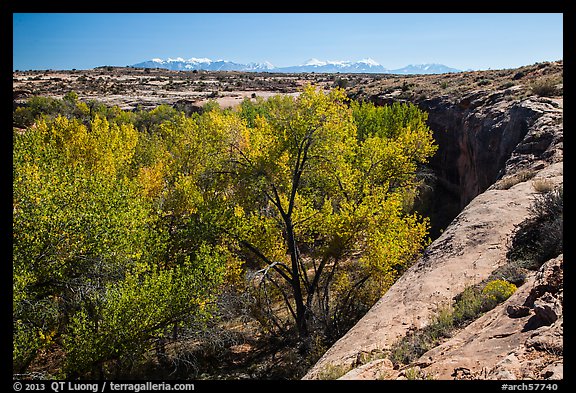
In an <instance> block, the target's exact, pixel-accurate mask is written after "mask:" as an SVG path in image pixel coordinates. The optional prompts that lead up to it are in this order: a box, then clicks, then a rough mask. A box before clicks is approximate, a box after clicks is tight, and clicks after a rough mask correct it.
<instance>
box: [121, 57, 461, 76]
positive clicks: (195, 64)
mask: <svg viewBox="0 0 576 393" xmlns="http://www.w3.org/2000/svg"><path fill="white" fill-rule="evenodd" d="M132 67H135V68H164V69H168V70H173V71H193V70H204V71H248V72H281V73H301V72H316V73H336V72H340V73H343V74H344V73H363V74H364V73H370V74H401V75H408V74H444V73H450V72H461V70H458V69H456V68H451V67H447V66H445V65H442V64H416V65H413V64H411V65H408V66H406V67H402V68H398V69H393V70H391V69H387V68H385V67H384V66H382V65H380V64H378V63H377V62H376V61H374V60H372V59H370V58H368V59H362V60H359V61H356V62H351V61H323V60H318V59H310V60H308V61H306V62H305V63H304V64H302V65H297V66H289V67H275V66H274V65H272V64H271V63H269V62H264V63H248V64H241V63H235V62H232V61H228V60H215V61H214V60H210V59H207V58H195V57H193V58H190V59H183V58H181V57H177V58H175V59H171V58H168V59H167V60H162V59H152V60H148V61H144V62H142V63H138V64H134V65H132Z"/></svg>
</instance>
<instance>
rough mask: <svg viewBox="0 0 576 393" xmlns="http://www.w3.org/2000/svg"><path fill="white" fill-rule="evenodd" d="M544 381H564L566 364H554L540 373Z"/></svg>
mask: <svg viewBox="0 0 576 393" xmlns="http://www.w3.org/2000/svg"><path fill="white" fill-rule="evenodd" d="M540 377H542V379H564V364H563V363H560V362H558V363H553V364H551V365H549V366H547V367H546V368H544V369H543V370H542V371H541V372H540Z"/></svg>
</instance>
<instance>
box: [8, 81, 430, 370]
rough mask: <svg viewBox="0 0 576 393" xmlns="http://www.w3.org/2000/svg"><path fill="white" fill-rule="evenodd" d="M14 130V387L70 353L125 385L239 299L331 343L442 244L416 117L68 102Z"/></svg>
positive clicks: (293, 107)
mask: <svg viewBox="0 0 576 393" xmlns="http://www.w3.org/2000/svg"><path fill="white" fill-rule="evenodd" d="M16 117H18V118H19V119H20V120H18V121H20V122H21V123H22V125H26V126H29V127H28V128H27V129H26V130H25V131H24V132H22V131H21V130H19V131H18V132H16V131H15V132H14V149H13V161H14V165H13V186H14V193H13V217H14V221H13V234H14V242H13V254H14V257H13V273H14V274H13V276H14V280H13V293H14V296H13V328H14V341H13V342H14V352H13V359H14V372H19V373H21V372H25V370H27V368H29V367H30V365H31V364H32V363H33V362H34V361H35V359H38V358H39V356H40V355H41V354H42V353H43V352H45V351H48V350H54V349H57V350H59V351H61V352H63V353H64V354H65V356H64V358H65V361H64V362H63V363H62V366H61V367H62V368H61V370H59V372H60V373H62V375H63V376H65V377H67V378H76V377H103V376H106V375H111V373H113V372H116V373H117V372H120V373H121V371H122V367H130V365H131V364H134V363H135V362H138V361H140V360H142V358H143V357H144V356H145V355H146V354H149V353H150V350H151V349H152V347H153V345H154V343H159V342H160V341H162V340H166V339H167V331H168V330H167V329H169V328H171V327H175V326H176V327H179V328H182V329H184V330H185V329H186V326H191V325H192V324H196V325H198V323H200V322H202V321H206V320H207V318H209V317H210V315H212V313H213V311H214V308H213V307H212V306H213V305H214V304H215V302H216V299H217V296H218V294H219V292H220V290H221V288H223V287H224V286H231V285H233V286H237V287H238V290H240V291H244V292H245V293H246V294H247V296H248V297H249V298H250V299H251V305H250V307H251V309H252V310H253V316H254V317H256V318H257V319H258V320H259V321H260V322H261V323H262V326H263V327H265V329H267V331H268V332H271V333H280V334H284V335H289V334H291V332H293V330H296V331H297V332H298V335H299V337H300V339H302V340H301V341H302V342H303V344H304V347H303V348H304V349H305V350H309V349H311V348H310V347H309V346H310V345H311V340H312V337H317V338H318V340H319V341H322V342H323V344H322V345H327V343H329V342H331V341H333V340H335V339H336V338H338V337H339V336H341V335H342V334H343V333H344V332H345V331H346V330H347V329H348V328H349V327H350V326H351V324H352V323H353V322H355V320H356V319H358V318H359V317H360V316H361V315H362V314H363V313H364V312H365V311H366V310H367V309H368V308H369V307H370V306H371V305H372V304H373V302H374V301H375V300H376V299H377V298H378V297H380V296H381V294H382V293H383V292H384V291H385V290H386V289H387V288H388V287H389V286H390V285H392V283H393V282H394V281H395V280H396V279H397V278H398V277H399V276H400V275H401V274H402V272H403V271H404V270H405V269H406V268H407V267H408V266H409V265H410V264H411V263H412V261H413V260H414V258H415V256H416V255H417V254H418V253H419V251H420V250H421V249H422V247H423V246H424V245H425V244H426V242H427V239H426V235H427V230H428V220H427V219H425V218H422V217H419V216H418V215H416V214H408V212H409V211H411V203H412V201H413V200H414V197H415V195H416V194H417V192H418V191H417V190H418V179H417V176H416V172H417V168H418V166H419V165H421V164H424V163H426V161H427V160H428V158H429V157H430V156H431V155H432V154H434V152H435V150H436V146H435V145H434V143H433V139H432V135H431V131H430V130H429V129H428V128H427V126H426V124H425V121H426V114H424V113H423V112H420V111H419V110H418V109H417V108H416V107H415V106H410V105H394V106H392V107H384V108H376V107H374V106H373V105H371V104H357V103H354V102H352V103H350V102H349V101H348V99H347V98H346V96H345V94H344V91H343V90H340V89H335V90H331V91H329V92H328V93H327V94H325V93H324V92H317V91H316V90H315V89H314V88H313V87H312V86H308V87H306V88H305V89H303V91H302V92H301V94H300V95H299V96H298V97H297V98H294V97H290V96H275V97H271V98H270V99H268V100H266V101H264V100H263V99H261V98H257V99H256V100H245V101H244V102H242V104H241V105H240V106H239V107H238V108H236V109H234V110H230V109H226V110H222V109H220V108H219V107H218V106H217V104H215V103H209V104H207V105H206V106H205V108H204V111H203V112H202V113H201V114H194V115H192V116H190V117H189V116H186V115H185V114H184V113H182V112H179V111H177V110H175V109H173V108H171V107H168V106H165V105H161V106H159V107H157V108H156V109H154V110H152V111H149V112H145V111H137V112H135V113H128V112H124V111H122V110H120V109H119V108H118V107H112V108H107V107H105V106H103V105H101V104H98V103H96V102H88V103H83V102H80V101H79V100H78V96H77V95H76V94H75V93H68V94H67V95H66V96H65V97H64V98H63V99H62V100H55V99H46V98H42V97H38V98H33V99H31V100H30V102H29V103H28V107H27V108H25V109H22V110H20V111H19V112H18V116H15V119H16ZM32 124H33V126H32ZM243 277H247V280H243V279H242V278H243ZM156 349H157V350H158V348H156ZM123 365H124V366H123Z"/></svg>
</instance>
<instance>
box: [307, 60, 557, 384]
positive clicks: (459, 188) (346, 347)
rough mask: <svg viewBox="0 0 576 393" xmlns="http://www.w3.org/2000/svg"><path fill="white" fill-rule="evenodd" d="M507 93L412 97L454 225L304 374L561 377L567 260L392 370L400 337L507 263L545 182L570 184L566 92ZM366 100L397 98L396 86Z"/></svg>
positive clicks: (442, 204) (442, 202) (443, 213)
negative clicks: (422, 115)
mask: <svg viewBox="0 0 576 393" xmlns="http://www.w3.org/2000/svg"><path fill="white" fill-rule="evenodd" d="M535 71H538V69H536V70H535ZM556 87H557V86H556ZM510 96H512V97H513V94H512V93H510V92H508V93H506V89H503V90H501V91H498V90H495V89H486V90H472V91H470V90H469V91H468V92H467V93H464V94H461V95H446V96H440V97H435V98H432V99H426V98H424V97H421V99H415V100H412V101H413V102H416V103H417V104H418V105H419V106H420V107H422V108H424V109H425V110H427V111H428V112H429V124H430V126H431V128H432V129H433V130H434V131H435V137H436V140H437V141H438V143H439V146H440V150H439V153H438V154H437V155H436V158H435V161H434V162H433V165H434V166H435V168H436V173H437V176H438V179H439V180H438V188H440V189H442V190H444V191H443V194H444V197H442V196H440V199H438V202H437V203H436V204H435V206H434V208H433V210H434V214H435V215H436V216H437V217H438V218H443V219H444V220H445V221H447V222H449V225H448V226H447V227H446V229H445V230H444V231H443V232H442V233H441V235H440V236H439V237H438V238H437V239H436V240H435V241H434V242H433V243H432V244H431V245H430V246H429V247H428V248H427V250H426V251H425V252H424V254H423V255H422V257H421V258H420V259H419V260H418V261H417V262H416V263H415V264H414V265H413V266H412V267H411V268H410V269H409V270H408V271H407V272H406V273H405V274H404V275H403V276H402V277H401V278H400V279H399V280H398V281H397V282H396V283H395V284H394V285H393V286H392V288H391V289H390V290H389V291H388V292H387V293H386V294H385V295H384V296H383V297H382V298H381V299H380V301H379V302H378V303H377V304H375V305H374V306H373V307H372V309H371V310H370V311H369V312H368V313H367V314H366V315H365V316H364V317H363V318H362V319H361V320H360V321H359V322H358V323H357V325H356V326H354V327H353V328H352V329H351V330H350V331H348V333H347V334H346V335H345V336H344V337H342V338H341V339H340V340H339V341H338V342H336V343H335V345H333V346H332V347H331V348H330V349H329V350H328V351H327V352H326V353H325V354H324V356H323V357H322V358H321V359H320V360H319V361H318V362H317V363H316V365H315V366H314V367H313V368H312V369H311V370H309V372H308V373H307V374H306V376H305V377H304V379H319V378H325V377H326V375H327V374H326V372H327V370H333V369H335V368H339V369H340V370H344V371H346V370H350V371H348V372H347V373H346V374H345V375H343V376H341V378H342V379H405V378H407V374H406V370H411V371H410V373H411V374H410V377H412V378H413V377H414V376H417V377H418V378H433V379H524V378H537V379H547V378H551V379H561V378H562V377H563V372H562V365H563V351H562V347H563V345H562V344H563V334H562V333H563V331H562V330H563V316H562V315H563V314H562V303H563V300H562V299H563V290H562V282H563V280H562V272H563V257H562V256H560V257H558V258H556V259H553V260H550V261H549V262H547V263H545V264H544V265H543V266H542V268H541V270H540V271H539V272H537V273H536V274H532V276H531V277H529V278H528V279H527V281H526V282H525V283H524V284H523V285H522V286H520V287H519V288H518V290H517V291H516V292H515V294H514V295H513V296H511V297H510V298H509V299H508V300H507V301H506V302H504V303H503V304H501V305H500V306H498V307H496V308H495V309H493V310H491V311H489V312H487V313H486V314H484V315H483V316H482V317H480V318H479V319H477V320H476V321H474V322H473V323H472V324H470V325H468V326H467V327H465V328H464V329H462V330H461V331H459V332H457V333H455V334H454V335H453V336H452V337H451V338H449V339H447V340H446V341H445V342H443V343H442V344H441V345H439V346H437V347H436V348H433V349H431V350H430V351H428V352H426V353H424V354H423V355H422V356H421V357H420V358H419V359H418V360H417V361H415V362H414V363H412V364H409V365H406V366H403V367H398V366H397V367H396V368H395V367H394V366H393V364H392V362H391V361H390V360H389V359H387V358H386V357H387V356H386V354H387V351H388V350H389V349H390V348H391V346H392V345H393V343H395V342H396V341H397V340H399V339H400V338H402V337H404V336H406V335H407V334H409V333H410V332H413V331H415V330H417V329H421V328H423V327H425V326H427V325H428V324H429V323H430V321H431V320H432V318H433V317H434V316H435V315H436V312H437V311H438V309H439V308H440V307H441V306H442V305H445V304H449V303H451V302H452V299H453V298H454V297H455V296H457V295H458V294H460V293H461V292H462V291H463V290H464V288H465V287H467V286H470V285H473V284H478V283H480V282H481V281H483V280H486V279H487V278H488V277H489V276H490V275H491V273H493V272H494V271H495V270H496V269H497V268H499V267H501V266H504V265H505V264H506V263H507V256H506V253H507V251H508V247H509V245H510V241H511V238H512V236H513V234H514V232H515V230H516V229H517V227H518V226H519V225H520V223H522V222H523V221H524V220H525V219H526V218H527V217H529V215H530V214H531V213H530V205H531V203H532V202H533V200H534V197H535V195H537V194H538V193H539V191H541V190H539V187H538V185H539V184H546V185H547V187H550V188H555V187H559V186H560V185H562V184H563V125H562V113H563V110H562V107H563V106H562V98H561V94H559V92H558V90H556V91H555V93H554V94H550V96H552V97H542V96H539V95H538V94H527V95H526V96H522V97H513V98H512V99H511V98H510ZM365 98H366V99H371V100H373V101H377V102H380V103H385V102H391V101H394V100H395V97H394V94H393V92H392V93H388V94H387V93H384V94H372V95H368V96H365ZM528 174H529V175H528ZM440 194H442V193H440ZM462 208H463V210H462ZM460 210H461V211H460ZM459 211H460V213H458V214H457V216H456V217H455V218H453V217H454V214H455V213H456V212H459ZM515 310H516V311H515ZM517 310H521V311H517ZM415 370H416V371H415ZM338 376H339V375H335V377H338Z"/></svg>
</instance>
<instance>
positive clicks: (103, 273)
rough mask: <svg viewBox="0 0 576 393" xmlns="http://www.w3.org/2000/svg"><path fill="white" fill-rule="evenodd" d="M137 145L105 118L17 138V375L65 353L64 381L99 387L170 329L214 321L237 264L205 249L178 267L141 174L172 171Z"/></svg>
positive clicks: (62, 121)
mask: <svg viewBox="0 0 576 393" xmlns="http://www.w3.org/2000/svg"><path fill="white" fill-rule="evenodd" d="M66 100H69V101H71V100H75V96H74V95H70V96H67V98H66ZM118 117H120V118H122V114H121V113H118V114H117V116H115V118H118ZM138 134H139V133H138V132H137V131H136V130H135V129H134V127H133V126H132V124H125V123H123V122H122V121H119V122H118V123H117V122H116V121H115V120H112V121H108V120H107V119H106V118H105V117H104V118H101V117H100V116H99V115H95V117H94V118H93V119H92V120H91V121H90V122H89V123H88V125H85V124H83V123H82V122H81V121H79V120H78V119H76V118H72V119H68V118H66V117H62V116H57V117H55V118H53V119H50V118H48V117H44V118H42V119H41V118H38V121H37V123H36V125H35V126H34V127H33V128H29V129H27V130H26V131H25V132H24V133H14V148H13V163H14V165H13V187H14V192H13V277H14V278H13V280H14V281H13V294H14V295H13V328H14V352H13V359H14V371H15V372H19V373H22V372H24V371H25V370H26V369H27V368H28V367H29V365H30V364H31V363H32V362H33V361H34V359H35V358H36V357H37V356H39V354H40V353H41V352H42V351H43V350H45V349H48V348H52V349H53V347H59V348H61V350H63V351H64V353H65V354H66V364H65V365H64V368H63V369H62V370H61V372H63V373H64V375H66V376H69V377H74V376H77V377H80V376H87V375H92V376H97V374H95V373H96V372H97V371H98V370H100V371H102V367H103V364H104V363H105V362H107V361H110V360H112V359H117V360H121V359H123V360H126V358H128V359H132V358H137V357H138V356H141V355H142V354H143V353H145V352H146V351H147V350H149V349H150V343H151V342H152V341H153V340H154V338H157V337H159V335H162V334H163V329H165V328H166V327H167V325H169V324H179V323H183V322H186V321H190V320H194V319H195V318H204V316H205V315H208V314H209V311H210V308H209V307H208V304H209V302H211V301H213V299H214V296H215V294H217V292H218V288H219V286H220V285H221V284H222V280H223V278H224V276H225V275H226V274H228V273H227V271H226V269H225V266H226V265H227V264H228V260H227V257H226V255H228V254H227V252H225V250H224V249H222V248H221V247H218V246H216V245H212V244H209V243H205V244H204V243H203V240H202V239H199V238H197V239H195V241H196V243H197V244H198V246H197V247H196V249H195V250H194V252H192V251H190V252H188V253H187V254H185V255H180V254H178V255H177V256H176V255H175V253H174V252H173V251H172V250H173V247H172V245H171V244H169V243H167V240H169V239H170V232H169V230H170V228H167V227H166V226H164V225H163V222H164V221H163V219H164V217H165V212H164V211H162V210H161V209H160V210H158V207H161V205H159V204H158V203H157V200H156V199H155V198H153V197H151V196H150V195H149V194H147V193H145V192H143V187H142V186H143V185H142V181H141V180H142V178H141V177H140V176H138V175H139V174H140V169H142V168H139V167H136V168H135V167H134V163H135V162H140V163H142V162H143V161H146V160H148V161H149V162H150V163H151V164H152V165H154V164H156V165H157V166H156V167H160V168H162V166H161V165H159V164H158V161H159V162H160V163H162V161H161V160H162V159H165V157H166V155H165V154H162V153H161V152H162V150H163V148H162V146H161V145H160V146H159V147H157V148H156V150H158V151H160V153H158V154H156V153H154V152H153V151H154V149H152V147H151V146H150V145H148V147H147V148H144V149H143V148H142V147H140V148H138V149H137V148H136V146H137V145H138V144H139V141H140V140H141V139H140V138H139V135H138ZM142 140H143V141H144V139H142ZM147 149H149V150H152V151H151V152H150V154H149V157H147V158H145V157H135V153H136V152H140V153H144V152H145V151H146V150H147ZM156 167H154V168H156ZM162 175H164V173H162ZM154 196H156V195H154ZM159 197H161V196H159Z"/></svg>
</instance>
